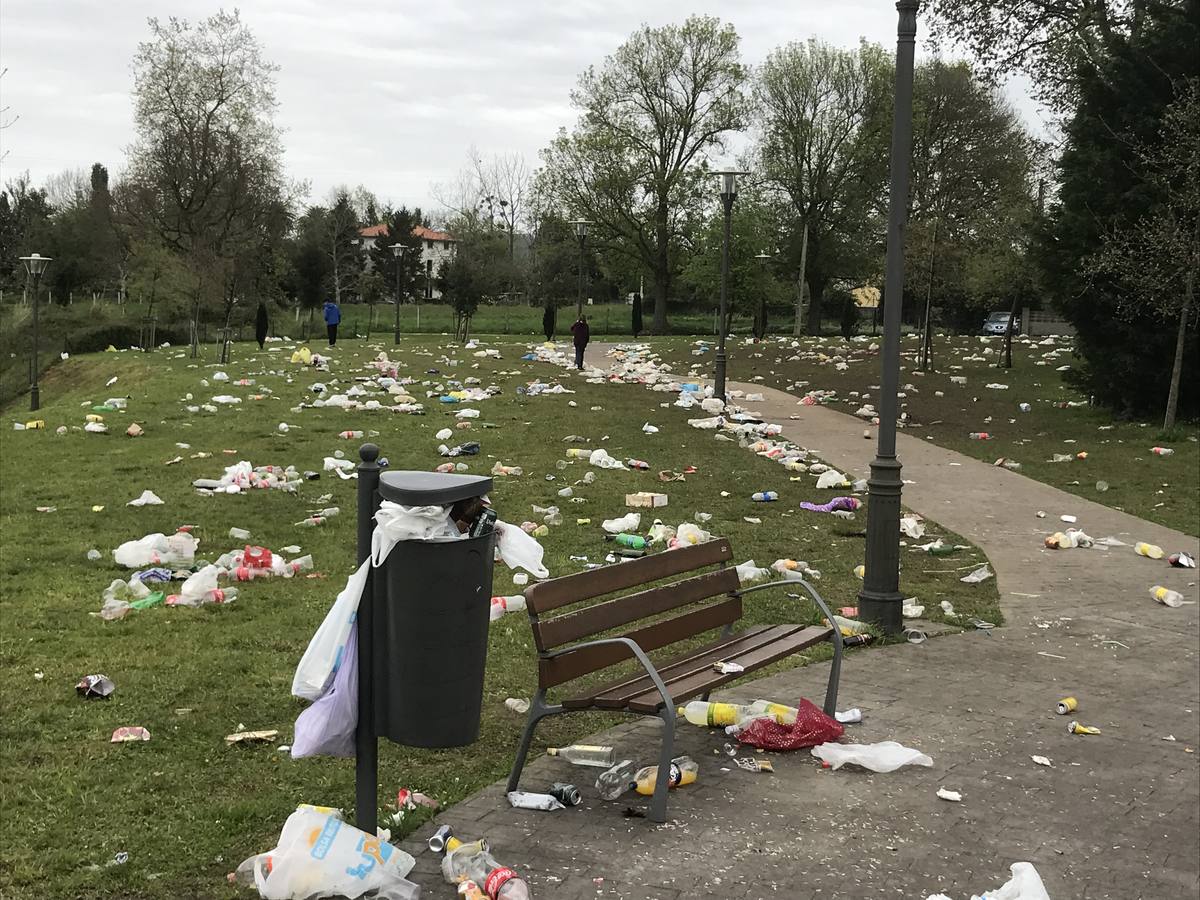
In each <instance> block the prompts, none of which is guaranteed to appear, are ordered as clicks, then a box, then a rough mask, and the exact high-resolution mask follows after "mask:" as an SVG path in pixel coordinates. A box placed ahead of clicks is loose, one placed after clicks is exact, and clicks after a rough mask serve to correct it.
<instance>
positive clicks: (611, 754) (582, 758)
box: [546, 744, 617, 769]
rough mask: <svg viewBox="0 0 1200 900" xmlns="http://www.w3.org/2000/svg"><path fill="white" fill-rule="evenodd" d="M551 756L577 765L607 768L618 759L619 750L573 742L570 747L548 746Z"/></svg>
mask: <svg viewBox="0 0 1200 900" xmlns="http://www.w3.org/2000/svg"><path fill="white" fill-rule="evenodd" d="M546 753H547V755H549V756H557V757H559V758H561V759H565V760H566V761H567V762H569V763H572V764H573V765H576V766H596V767H597V768H600V769H607V768H609V767H610V766H612V765H613V763H615V762H616V761H617V751H616V750H614V749H613V748H612V747H601V746H597V745H595V744H571V745H570V746H569V747H547V748H546Z"/></svg>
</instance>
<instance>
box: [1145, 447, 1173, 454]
mask: <svg viewBox="0 0 1200 900" xmlns="http://www.w3.org/2000/svg"><path fill="white" fill-rule="evenodd" d="M1150 452H1151V453H1153V454H1154V455H1155V456H1170V455H1171V454H1173V453H1174V452H1175V451H1174V450H1173V449H1171V448H1170V447H1151V448H1150Z"/></svg>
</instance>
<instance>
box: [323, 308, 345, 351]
mask: <svg viewBox="0 0 1200 900" xmlns="http://www.w3.org/2000/svg"><path fill="white" fill-rule="evenodd" d="M341 321H342V310H341V307H339V306H338V305H337V304H336V303H334V302H333V301H332V300H326V301H325V330H326V331H328V332H329V346H330V347H332V346H333V345H334V344H336V343H337V328H338V323H340V322H341Z"/></svg>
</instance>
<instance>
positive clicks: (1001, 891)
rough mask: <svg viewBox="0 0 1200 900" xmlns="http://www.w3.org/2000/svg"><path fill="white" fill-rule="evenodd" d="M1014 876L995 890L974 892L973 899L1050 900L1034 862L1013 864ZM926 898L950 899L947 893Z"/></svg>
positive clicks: (927, 899)
mask: <svg viewBox="0 0 1200 900" xmlns="http://www.w3.org/2000/svg"><path fill="white" fill-rule="evenodd" d="M1011 870H1012V878H1010V879H1009V880H1008V881H1006V882H1004V884H1003V885H1001V886H1000V887H998V888H997V889H996V890H994V891H988V892H987V893H986V894H982V895H980V894H972V895H971V900H1050V894H1049V893H1047V892H1046V886H1045V885H1044V884H1042V878H1041V876H1040V875H1038V873H1037V869H1035V868H1034V867H1033V863H1027V862H1016V863H1013V864H1012V866H1011ZM926 900H950V898H949V897H947V896H946V895H945V894H930V895H929V897H927V898H926Z"/></svg>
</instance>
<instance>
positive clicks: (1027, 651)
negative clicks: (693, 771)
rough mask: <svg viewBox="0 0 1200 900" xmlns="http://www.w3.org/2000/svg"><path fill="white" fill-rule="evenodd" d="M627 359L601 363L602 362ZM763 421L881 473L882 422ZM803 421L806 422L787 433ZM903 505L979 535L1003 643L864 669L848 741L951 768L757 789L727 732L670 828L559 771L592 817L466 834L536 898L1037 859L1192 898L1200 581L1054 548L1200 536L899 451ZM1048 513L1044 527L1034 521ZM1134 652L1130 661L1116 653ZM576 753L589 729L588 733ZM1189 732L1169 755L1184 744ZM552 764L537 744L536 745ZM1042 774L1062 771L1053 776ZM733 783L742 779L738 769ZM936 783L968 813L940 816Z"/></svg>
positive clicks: (827, 889)
mask: <svg viewBox="0 0 1200 900" xmlns="http://www.w3.org/2000/svg"><path fill="white" fill-rule="evenodd" d="M607 349H608V348H607V347H604V346H595V347H592V348H589V357H590V358H591V359H593V360H596V359H599V358H601V354H603V353H604V352H605V351H606V350H607ZM739 388H740V389H742V390H746V391H754V392H761V393H763V394H764V395H765V399H764V401H763V402H761V403H756V404H748V406H750V407H751V408H753V409H755V410H757V411H759V412H761V413H762V415H763V417H764V418H766V419H769V420H771V421H777V422H781V423H783V424H784V434H785V436H787V437H788V438H790V439H791V440H794V441H795V442H796V443H798V444H800V445H802V446H806V447H808V448H810V449H811V450H814V451H816V452H817V453H818V454H819V455H820V457H821V458H822V459H824V460H825V461H826V462H827V463H829V464H830V465H834V466H837V467H838V468H840V469H841V470H842V471H844V472H847V474H850V473H853V474H854V475H861V476H865V475H867V473H868V462H869V460H870V459H871V457H872V456H873V455H874V447H875V445H874V441H873V440H871V441H868V440H864V439H863V437H862V432H863V423H862V422H861V421H859V420H857V419H855V418H853V417H851V416H848V415H845V414H843V413H839V412H835V411H833V410H829V409H824V408H821V407H805V406H800V405H799V404H798V403H797V398H795V397H792V396H790V395H788V394H785V393H783V392H781V391H776V390H772V389H770V388H767V387H764V386H763V385H761V384H756V385H732V386H731V389H739ZM791 416H796V417H797V418H795V419H792V418H790V417H791ZM898 453H899V456H900V459H901V461H902V463H903V464H904V473H903V474H904V478H905V479H906V480H909V481H910V482H911V483H909V484H906V485H905V488H904V502H905V504H906V505H907V506H908V507H909V508H911V509H913V510H915V511H916V512H918V513H920V514H921V515H923V516H926V517H928V518H930V519H933V520H935V521H937V522H939V523H941V524H942V525H944V526H946V527H947V528H950V529H953V530H954V531H957V532H958V533H959V534H962V535H964V536H965V537H967V538H969V539H970V540H972V541H973V542H975V543H976V544H978V545H979V546H980V547H982V548H983V550H984V551H985V552H986V553H987V555H988V557H989V559H990V560H991V562H992V564H993V567H994V570H995V572H996V574H997V579H998V585H999V588H1000V592H1001V604H1002V607H1003V609H1004V612H1005V615H1006V617H1007V626H1006V627H1004V628H1002V629H997V630H995V631H993V632H991V633H984V632H968V633H963V634H956V635H948V636H944V637H940V638H937V639H934V640H931V641H928V642H926V643H925V644H922V645H919V646H913V645H908V644H903V645H896V646H889V647H885V648H877V649H869V650H866V651H857V652H854V653H853V654H851V655H850V656H849V657H848V659H847V662H846V664H845V667H844V671H843V678H842V685H843V687H842V695H841V702H840V703H839V706H840V707H842V708H846V707H849V706H859V707H861V708H862V709H863V712H864V716H865V721H864V722H863V724H861V725H857V726H849V727H848V729H847V736H846V738H845V740H848V741H857V742H861V743H869V742H874V741H879V740H889V739H890V740H898V741H900V742H901V743H903V744H906V745H908V746H914V747H917V748H919V749H921V750H923V751H924V752H926V753H928V754H929V755H930V756H932V757H933V760H934V766H933V768H932V769H925V768H907V769H902V770H900V771H898V772H895V773H892V774H888V775H874V774H871V773H869V772H865V771H863V770H856V769H852V768H848V769H842V770H840V771H838V772H831V771H826V770H822V769H821V768H819V766H818V764H817V763H816V762H815V760H813V759H812V758H811V757H810V756H809V755H808V754H807V752H805V751H800V752H799V753H795V754H773V755H772V756H773V759H774V762H775V768H776V771H775V774H773V775H768V774H750V773H747V772H744V771H741V770H739V769H737V768H736V767H734V766H732V765H731V763H730V761H729V760H728V759H726V758H725V757H724V756H722V755H721V752H720V750H721V747H722V745H723V744H724V742H725V739H724V735H723V734H721V733H720V732H718V731H713V732H710V731H708V730H706V729H698V728H693V727H691V726H688V725H686V724H684V725H682V726H681V727H680V728H679V729H678V730H677V735H678V738H679V744H680V752H688V753H690V754H691V755H692V756H693V757H694V758H695V759H697V760H698V761H699V762H700V765H701V776H700V780H699V782H698V783H697V784H695V785H692V786H689V787H688V788H686V789H682V790H680V791H677V792H676V793H675V794H673V795H672V805H671V807H670V810H669V817H670V819H671V821H670V822H668V824H666V825H664V826H653V825H651V824H650V823H648V822H647V821H645V820H644V819H641V818H628V817H626V816H625V814H624V813H625V811H626V810H627V809H628V808H630V807H635V808H637V809H644V807H645V804H644V803H643V802H640V799H639V800H627V801H626V802H616V803H604V802H601V801H599V800H598V799H597V798H596V795H595V791H594V789H593V788H592V787H591V784H590V782H591V781H592V780H593V777H594V774H595V771H596V770H589V769H577V768H573V767H571V766H570V765H567V764H565V763H562V762H560V761H558V760H555V759H552V758H549V757H542V758H541V759H535V760H534V762H533V763H532V764H531V765H530V766H528V767H527V768H526V771H525V775H524V778H523V786H525V787H526V788H527V789H533V790H542V789H545V787H546V786H547V785H548V784H549V783H550V782H552V781H574V782H576V783H577V784H579V785H580V786H581V788H582V789H583V793H584V797H585V800H584V803H583V805H582V806H579V807H575V808H572V809H568V810H564V811H561V812H557V813H536V812H527V811H520V810H513V809H510V808H509V807H508V804H507V803H506V802H505V800H504V797H503V786H502V785H493V786H492V787H490V788H488V789H486V790H485V791H483V792H481V793H480V794H478V795H476V796H475V797H473V798H471V799H469V800H467V801H466V802H464V803H461V804H459V805H458V806H456V807H454V808H452V809H449V810H447V811H445V812H444V813H443V814H442V815H440V816H439V819H438V821H439V822H448V823H450V824H451V825H453V827H454V828H455V830H456V831H457V832H459V833H461V834H463V835H466V836H477V835H483V834H486V835H487V836H488V838H489V839H490V840H491V843H492V846H493V848H494V851H495V853H496V855H497V856H498V858H500V859H501V860H502V861H503V862H505V863H507V864H509V865H512V866H514V867H517V868H519V869H520V870H521V871H522V872H524V873H525V874H526V876H527V877H528V879H529V881H530V884H531V886H532V887H533V891H534V894H535V896H537V897H539V898H548V897H563V898H585V897H586V898H596V897H621V898H628V900H637V898H659V900H677V898H695V897H714V898H743V897H744V898H763V897H788V898H859V897H905V898H908V897H915V898H924V897H926V896H928V895H929V894H933V893H936V892H937V891H942V892H944V893H946V894H948V895H949V896H951V897H952V898H955V900H958V898H960V897H962V898H966V897H969V896H970V895H971V894H972V893H983V892H984V891H985V890H992V889H994V888H996V887H998V886H999V885H1000V884H1001V883H1003V882H1004V881H1005V880H1007V877H1008V867H1009V865H1011V863H1013V862H1017V861H1021V860H1026V861H1030V862H1033V863H1034V864H1035V865H1036V867H1037V869H1038V871H1039V872H1040V874H1041V876H1042V878H1043V879H1044V881H1045V883H1046V887H1047V889H1048V890H1049V893H1050V896H1051V897H1052V898H1054V900H1064V898H1081V897H1086V898H1112V900H1117V898H1121V900H1130V898H1140V897H1144V898H1155V900H1159V898H1176V897H1178V898H1195V897H1197V895H1198V893H1200V856H1198V852H1197V851H1198V850H1200V772H1198V768H1197V757H1196V754H1195V753H1193V752H1191V751H1192V750H1194V749H1195V748H1196V746H1197V745H1198V744H1200V646H1198V644H1200V606H1197V605H1189V606H1184V607H1182V608H1179V609H1168V608H1166V607H1163V606H1160V605H1158V604H1156V603H1154V602H1153V601H1152V600H1151V599H1150V597H1149V594H1148V589H1149V587H1150V586H1151V585H1153V584H1164V585H1167V586H1168V587H1173V588H1174V589H1176V590H1178V591H1180V592H1181V593H1183V594H1184V595H1185V596H1186V597H1188V598H1189V599H1192V600H1196V599H1197V598H1198V597H1200V591H1198V589H1197V572H1196V570H1181V569H1171V568H1170V567H1168V566H1167V564H1166V562H1165V561H1157V562H1156V561H1152V560H1148V559H1144V558H1142V557H1139V556H1137V555H1136V554H1134V552H1133V550H1132V547H1122V548H1116V549H1112V550H1065V551H1049V550H1045V549H1043V546H1042V538H1043V537H1044V536H1045V535H1046V534H1047V533H1049V532H1050V531H1054V530H1057V527H1058V526H1059V524H1060V523H1059V522H1058V516H1059V515H1060V514H1063V513H1070V514H1072V515H1075V516H1077V517H1078V520H1079V527H1081V528H1083V529H1084V530H1085V531H1087V532H1088V533H1089V534H1091V535H1092V536H1093V537H1105V536H1113V537H1117V538H1119V539H1120V540H1123V541H1125V542H1127V543H1128V544H1130V545H1132V544H1133V542H1135V541H1138V540H1147V541H1150V542H1153V543H1156V544H1159V545H1161V546H1162V547H1164V548H1167V549H1168V550H1169V551H1173V550H1186V551H1188V552H1190V553H1192V554H1196V553H1197V549H1198V548H1197V540H1196V538H1193V537H1189V536H1187V535H1184V534H1181V533H1178V532H1175V531H1172V530H1171V529H1168V528H1164V527H1162V526H1159V525H1154V524H1152V523H1149V522H1146V521H1143V520H1141V519H1137V518H1135V517H1133V516H1129V515H1126V514H1124V513H1121V512H1117V511H1116V510H1112V509H1109V508H1107V507H1103V506H1100V505H1098V504H1095V503H1091V502H1089V501H1087V500H1083V499H1081V498H1079V497H1076V496H1074V495H1071V494H1067V493H1064V492H1062V491H1059V490H1057V489H1055V488H1052V487H1049V486H1046V485H1044V484H1041V483H1039V482H1035V481H1033V480H1031V479H1028V478H1025V477H1024V476H1022V475H1019V474H1017V473H1014V472H1009V471H1007V470H1005V469H998V468H994V467H992V466H989V465H987V464H984V463H980V462H978V461H976V460H973V459H970V458H968V457H965V456H963V455H961V454H959V453H956V452H953V451H950V450H945V449H942V448H940V447H936V446H933V445H931V444H929V443H928V442H925V441H922V440H921V439H920V438H919V437H915V436H911V435H906V434H901V435H900V437H899V442H898ZM1038 510H1044V511H1045V512H1046V513H1047V517H1046V518H1045V519H1039V518H1037V516H1036V512H1037V511H1038ZM1118 642H1119V643H1118ZM826 675H827V670H826V668H825V666H824V665H814V666H809V667H807V668H801V669H793V670H791V671H788V672H784V673H781V674H778V675H774V676H771V677H768V678H765V679H762V680H759V681H755V682H748V683H744V684H739V685H736V686H735V687H734V688H732V689H730V690H728V691H726V692H725V694H724V696H727V697H730V698H734V699H747V700H748V699H752V698H754V697H759V696H762V697H769V698H772V699H778V700H790V699H793V698H797V697H800V696H807V697H809V698H812V699H814V700H817V701H818V702H819V699H820V697H821V696H822V690H823V685H824V680H825V678H826ZM1066 695H1073V696H1075V697H1077V698H1078V699H1079V710H1078V713H1077V717H1078V718H1079V720H1080V721H1082V722H1084V723H1087V724H1089V725H1094V726H1097V727H1099V728H1101V729H1102V732H1103V733H1102V734H1100V735H1097V736H1079V735H1071V734H1068V733H1067V730H1066V722H1067V720H1066V719H1065V718H1062V717H1059V716H1057V715H1055V713H1054V703H1055V701H1057V700H1058V699H1059V698H1060V697H1062V696H1066ZM579 722H580V725H579V727H580V733H581V737H582V736H583V735H584V733H585V732H586V731H587V730H588V717H587V716H586V714H584V715H581V716H580V719H579ZM658 727H659V726H658V723H657V722H654V721H652V720H645V721H634V722H631V723H629V724H627V725H621V726H619V727H617V728H616V729H612V730H610V731H608V732H605V733H604V734H602V735H596V736H593V737H591V738H588V740H589V741H591V742H600V741H603V742H605V743H611V744H614V745H616V746H617V748H618V755H619V756H622V757H625V756H628V757H631V758H633V759H638V760H647V761H650V760H652V759H653V758H654V757H655V755H656V749H655V748H656V741H657V732H658ZM1171 737H1173V738H1174V740H1169V739H1168V738H1171ZM536 746H537V744H536V742H535V747H536ZM1033 755H1040V756H1046V757H1048V758H1049V759H1050V760H1051V761H1052V763H1053V765H1052V767H1050V768H1046V767H1043V766H1039V765H1037V764H1035V763H1033V762H1032V761H1031V759H1030V757H1031V756H1033ZM727 769H728V770H729V771H725V770H727ZM940 786H945V787H947V788H950V789H952V790H957V791H960V792H961V793H962V795H963V800H962V802H961V803H949V802H946V801H943V800H939V799H938V798H937V797H936V796H935V793H936V791H937V789H938V787H940ZM431 830H432V828H427V829H424V830H423V831H421V832H419V833H418V834H417V835H414V839H413V840H411V841H409V842H408V843H407V844H406V849H409V850H410V852H413V853H414V855H415V856H416V857H417V868H416V869H415V871H414V875H413V876H412V877H413V878H414V879H415V880H417V881H418V882H419V883H421V884H422V885H423V886H424V887H425V889H426V892H427V893H426V896H427V897H430V898H440V897H446V898H449V897H452V896H453V892H452V890H451V889H450V887H449V886H448V885H445V884H444V883H440V879H439V876H438V870H437V865H438V858H437V857H436V856H435V855H434V854H432V853H430V852H429V851H427V850H425V849H424V847H423V840H424V838H425V837H426V836H427V835H428V833H429V832H430V831H431Z"/></svg>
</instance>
